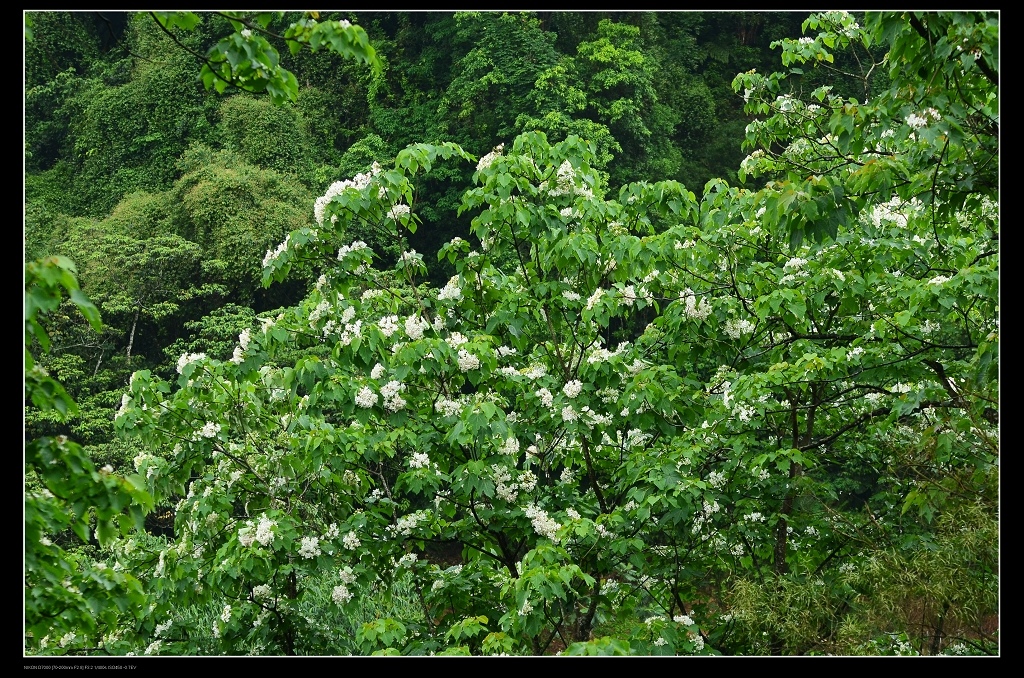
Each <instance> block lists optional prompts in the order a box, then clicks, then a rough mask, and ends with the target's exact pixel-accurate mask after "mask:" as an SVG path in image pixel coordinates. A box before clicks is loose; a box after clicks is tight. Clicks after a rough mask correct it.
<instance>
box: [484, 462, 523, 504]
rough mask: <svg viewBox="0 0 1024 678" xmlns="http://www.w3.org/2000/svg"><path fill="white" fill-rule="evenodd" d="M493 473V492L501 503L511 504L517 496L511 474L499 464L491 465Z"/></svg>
mask: <svg viewBox="0 0 1024 678" xmlns="http://www.w3.org/2000/svg"><path fill="white" fill-rule="evenodd" d="M491 469H492V470H493V471H494V485H495V487H494V491H495V493H496V494H497V495H498V498H499V499H501V500H502V501H506V502H509V503H512V502H514V501H515V500H516V497H518V496H519V492H518V491H517V490H516V487H517V485H516V484H515V483H513V482H511V480H512V472H511V471H509V470H508V469H507V468H505V467H504V466H501V465H500V464H491Z"/></svg>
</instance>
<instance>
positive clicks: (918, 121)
mask: <svg viewBox="0 0 1024 678" xmlns="http://www.w3.org/2000/svg"><path fill="white" fill-rule="evenodd" d="M929 119H930V120H931V121H934V122H938V121H939V120H942V116H941V115H939V112H938V111H937V110H935V109H934V108H928V109H925V110H924V111H922V112H921V115H917V114H916V113H911V114H910V115H908V116H907V124H908V125H910V126H911V127H913V128H914V129H921V128H922V127H924V126H926V125H927V124H928V122H929Z"/></svg>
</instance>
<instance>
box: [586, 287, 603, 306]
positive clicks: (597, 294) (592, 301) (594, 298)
mask: <svg viewBox="0 0 1024 678" xmlns="http://www.w3.org/2000/svg"><path fill="white" fill-rule="evenodd" d="M603 296H604V290H603V289H601V288H600V287H598V288H597V289H596V290H594V293H593V294H591V295H590V298H588V299H587V310H588V311H591V310H593V308H594V306H596V305H597V302H599V301H600V300H601V297H603Z"/></svg>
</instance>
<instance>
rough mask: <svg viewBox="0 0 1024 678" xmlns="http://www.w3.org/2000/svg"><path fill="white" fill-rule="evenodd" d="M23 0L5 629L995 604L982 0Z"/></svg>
mask: <svg viewBox="0 0 1024 678" xmlns="http://www.w3.org/2000/svg"><path fill="white" fill-rule="evenodd" d="M29 17H30V18H31V26H28V25H27V31H28V30H29V29H30V30H31V40H30V41H29V42H28V43H27V44H28V46H29V47H28V48H27V50H26V53H27V73H26V154H27V158H28V159H27V164H26V167H27V172H28V175H27V176H26V261H27V262H29V263H27V268H26V274H27V275H26V449H27V454H26V527H27V533H26V539H27V543H26V571H27V578H26V630H27V632H28V636H27V639H26V643H27V645H26V652H28V653H32V654H36V653H39V654H125V653H138V654H141V653H143V652H145V653H146V654H346V653H350V652H351V653H356V654H370V653H375V654H409V655H415V654H430V653H438V654H499V653H509V654H552V653H554V652H556V651H560V652H562V653H565V654H826V653H831V654H940V653H943V654H951V653H953V654H963V653H969V654H991V653H994V652H997V651H998V622H997V618H998V613H999V600H998V590H999V586H998V574H999V568H998V546H999V544H998V512H997V509H998V502H999V493H998V489H999V461H998V459H999V442H998V440H999V438H998V424H999V411H998V402H999V392H998V369H999V360H998V347H999V329H998V316H999V309H998V299H999V288H998V232H999V214H998V210H999V192H998V189H999V184H998V176H999V175H998V150H999V149H998V108H999V102H998V77H997V74H998V70H999V66H998V60H997V59H998V37H999V35H998V33H999V32H998V28H999V27H998V20H997V19H998V17H997V16H995V15H991V14H985V13H943V14H930V13H909V14H886V13H881V14H870V15H868V16H853V15H850V14H847V13H845V12H825V13H822V14H816V15H812V16H811V17H810V18H806V17H804V16H797V15H790V14H753V13H750V14H724V13H716V14H701V13H665V14H655V13H613V14H601V13H584V14H572V13H544V12H541V13H536V14H527V13H518V14H510V13H499V12H460V13H454V14H443V13H429V12H424V13H409V14H395V13H360V14H354V15H348V16H347V18H343V17H342V16H341V15H332V16H319V15H317V14H316V13H307V14H303V15H299V14H295V15H289V14H271V13H265V14H254V15H243V14H238V13H224V14H219V15H215V14H205V15H197V14H191V13H156V14H154V15H132V16H130V17H123V18H125V19H126V20H125V21H120V20H118V21H110V20H109V17H108V16H107V15H105V14H100V15H87V14H58V13H41V14H30V15H29ZM804 19H806V20H804ZM349 20H351V21H354V22H355V23H358V24H359V25H360V26H362V27H364V28H365V33H364V32H363V28H359V27H356V26H355V25H353V24H350V23H349ZM802 20H803V24H802V26H801V25H800V23H799V22H800V21H802ZM801 30H802V31H803V32H804V37H799V35H800V32H801ZM27 35H28V33H27ZM108 36H113V38H116V39H109V38H108ZM322 48H325V49H322ZM769 48H774V49H776V50H780V51H781V61H782V65H783V67H784V70H783V71H782V72H773V71H774V70H775V67H773V64H775V63H777V61H778V58H779V53H778V52H775V53H772V52H771V51H770V49H769ZM737 71H741V72H740V74H739V75H736V72H737ZM207 90H215V91H216V92H219V93H222V94H225V95H226V96H223V97H215V96H214V95H213V94H212V93H210V92H208V91H207ZM240 90H241V91H240ZM387 158H394V160H393V162H391V161H386V160H387ZM349 177H351V178H349ZM325 187H326V192H324V190H325ZM321 193H323V195H321V196H320V197H319V198H316V199H315V200H314V198H315V197H316V196H318V195H320V194H321ZM311 207H312V208H313V209H310V208H311ZM51 255H59V256H51ZM40 257H45V258H40ZM65 257H67V258H65ZM37 259H38V261H37ZM72 260H73V261H74V262H75V264H72V263H71V261H72ZM79 281H80V283H81V290H79V288H78V284H79ZM62 290H63V291H65V292H67V293H68V294H69V296H70V299H69V300H68V301H66V302H64V303H63V304H62V303H61V291H62ZM83 292H84V293H85V294H83ZM86 295H87V296H86ZM75 309H80V310H81V311H82V312H83V313H84V315H85V317H86V319H87V320H88V323H83V322H82V321H81V318H80V317H79V314H78V313H77V312H76V311H75ZM100 313H102V317H103V321H104V322H103V324H102V325H101V324H100V321H99V315H100ZM51 375H54V376H51ZM75 401H78V405H76V404H75ZM115 410H116V415H115ZM71 440H77V441H78V443H74V442H71ZM101 464H108V465H107V466H105V467H104V468H102V469H99V470H97V467H98V466H99V465H101ZM58 467H59V468H61V469H64V468H65V467H66V468H70V469H71V470H72V473H70V474H68V473H65V472H63V471H62V472H60V473H58V472H55V469H56V468H58ZM150 511H152V513H151V514H150V516H149V517H148V518H146V519H145V520H144V518H143V516H144V515H145V514H146V513H147V512H150ZM94 537H95V539H94ZM54 619H57V620H59V621H53V620H54ZM339 629H342V631H341V632H340V633H339Z"/></svg>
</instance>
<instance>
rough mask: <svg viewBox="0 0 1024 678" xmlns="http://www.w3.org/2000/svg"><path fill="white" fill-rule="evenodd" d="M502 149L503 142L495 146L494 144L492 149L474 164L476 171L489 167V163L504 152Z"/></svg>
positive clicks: (503, 146) (503, 148) (503, 147)
mask: <svg viewBox="0 0 1024 678" xmlns="http://www.w3.org/2000/svg"><path fill="white" fill-rule="evenodd" d="M504 150H505V144H498V145H497V146H495V147H494V150H492V151H491V152H490V153H488V154H487V155H485V156H484V157H482V158H480V162H478V163H477V164H476V171H477V172H480V171H482V170H484V169H486V168H488V167H490V166H491V163H493V162H494V161H495V160H496V159H497V158H498V156H500V155H501V154H502V153H503V152H504Z"/></svg>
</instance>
